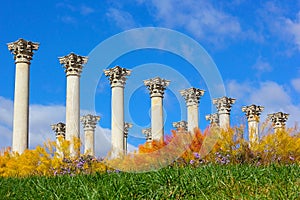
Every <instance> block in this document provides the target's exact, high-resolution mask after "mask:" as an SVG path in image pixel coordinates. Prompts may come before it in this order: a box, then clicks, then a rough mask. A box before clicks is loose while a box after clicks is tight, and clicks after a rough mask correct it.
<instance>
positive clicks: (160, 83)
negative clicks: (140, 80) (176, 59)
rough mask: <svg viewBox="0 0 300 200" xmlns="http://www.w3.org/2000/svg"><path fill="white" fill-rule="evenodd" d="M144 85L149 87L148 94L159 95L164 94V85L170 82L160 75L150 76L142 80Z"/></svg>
mask: <svg viewBox="0 0 300 200" xmlns="http://www.w3.org/2000/svg"><path fill="white" fill-rule="evenodd" d="M144 84H145V86H147V88H148V89H149V92H150V96H151V98H152V97H161V98H163V96H164V91H165V89H166V87H167V86H168V85H169V84H170V81H169V80H165V79H162V78H160V77H156V78H152V79H149V80H145V81H144Z"/></svg>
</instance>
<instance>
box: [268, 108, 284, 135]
mask: <svg viewBox="0 0 300 200" xmlns="http://www.w3.org/2000/svg"><path fill="white" fill-rule="evenodd" d="M288 117H289V114H287V113H283V112H277V113H272V114H269V115H268V118H269V119H270V120H271V121H272V124H273V128H274V131H275V133H276V132H278V131H283V130H284V129H285V124H286V121H287V120H288Z"/></svg>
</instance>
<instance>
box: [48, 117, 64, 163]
mask: <svg viewBox="0 0 300 200" xmlns="http://www.w3.org/2000/svg"><path fill="white" fill-rule="evenodd" d="M51 128H52V130H53V131H54V132H55V136H56V153H57V155H58V157H60V158H63V157H64V154H63V151H62V149H61V143H62V142H63V140H64V139H65V134H66V124H64V123H62V122H59V123H57V124H53V125H51Z"/></svg>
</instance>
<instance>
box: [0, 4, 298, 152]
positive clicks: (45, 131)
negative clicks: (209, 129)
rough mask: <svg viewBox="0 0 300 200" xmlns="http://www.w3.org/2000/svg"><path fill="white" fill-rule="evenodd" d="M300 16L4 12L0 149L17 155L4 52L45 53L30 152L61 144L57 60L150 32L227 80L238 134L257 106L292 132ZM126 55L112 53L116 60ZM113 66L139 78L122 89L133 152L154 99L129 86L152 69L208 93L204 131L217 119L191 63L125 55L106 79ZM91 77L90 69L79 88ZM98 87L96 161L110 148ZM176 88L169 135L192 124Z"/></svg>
mask: <svg viewBox="0 0 300 200" xmlns="http://www.w3.org/2000/svg"><path fill="white" fill-rule="evenodd" d="M299 11H300V1H296V0H295V1H275V0H273V1H272V0H271V1H255V2H254V1H246V0H233V1H196V0H186V1H180V0H173V1H171V0H166V1H158V0H149V1H145V0H132V1H77V0H72V1H50V0H48V1H6V2H3V3H2V4H1V7H0V16H1V17H0V35H1V37H0V60H1V73H0V135H1V139H0V147H1V148H2V147H5V146H10V145H11V138H12V114H13V93H14V72H15V65H14V60H13V56H12V55H11V54H10V52H9V51H8V49H7V46H6V44H7V43H9V42H12V41H15V40H17V39H18V38H24V39H26V40H31V41H35V42H39V43H40V48H39V50H38V51H37V52H36V53H35V55H34V57H33V61H32V64H31V68H30V147H31V148H33V147H34V146H36V145H37V144H41V143H42V142H43V141H44V140H46V139H47V138H50V139H54V133H53V132H52V131H51V128H50V124H53V123H57V122H59V121H63V122H64V120H65V119H64V117H65V113H64V112H65V110H64V109H65V92H66V91H65V90H66V79H65V73H64V71H63V68H62V67H61V66H60V64H59V61H58V58H57V57H59V56H64V55H67V54H69V53H70V52H75V53H77V54H80V55H83V56H87V55H90V54H91V52H92V50H93V49H95V48H96V47H97V46H98V45H99V44H101V42H103V41H105V40H107V39H108V38H110V37H113V36H114V35H115V34H118V33H120V32H123V31H126V30H130V29H133V28H143V27H161V28H168V29H172V30H174V31H177V32H179V33H182V34H184V35H186V36H187V37H190V38H191V39H193V40H195V41H197V42H198V43H199V44H200V45H201V46H202V47H203V49H205V51H206V52H207V53H208V55H209V56H210V57H211V59H212V60H213V61H214V63H215V64H216V66H217V69H218V70H219V72H220V74H221V76H222V79H223V83H224V86H225V88H226V93H227V95H228V96H230V97H233V98H236V99H237V102H236V104H235V105H234V106H233V108H232V124H233V125H237V124H240V123H244V122H245V117H244V115H243V113H242V112H241V106H243V105H249V104H252V103H255V104H258V105H262V106H264V107H265V111H264V112H263V114H262V120H264V119H265V116H266V115H267V114H268V113H272V112H277V111H283V112H286V113H289V114H290V117H289V121H288V126H293V125H294V124H295V122H297V121H299V120H298V116H299V115H300V103H299V102H300V101H299V100H300V98H299V94H300V55H299V53H300V12H299ZM139 37H141V38H144V37H146V36H143V35H140V36H139ZM137 39H140V38H137ZM161 41H162V42H163V38H161ZM122 45H123V44H116V45H113V46H112V47H111V48H110V51H113V49H116V50H117V49H119V48H120V47H122ZM108 55H109V51H108V52H104V53H103V54H102V55H99V57H98V58H99V59H100V60H101V59H105V57H107V56H108ZM114 65H120V66H123V67H126V68H129V69H133V73H132V75H131V76H130V77H129V78H128V81H127V86H128V87H129V88H127V89H126V88H125V93H126V91H129V89H130V87H131V89H132V87H134V90H133V92H132V93H130V94H129V95H130V96H129V97H128V96H127V97H128V99H130V100H129V103H128V105H129V106H128V108H125V112H126V113H127V114H126V120H127V121H128V120H129V116H131V119H130V120H131V121H130V122H132V123H134V124H135V125H136V126H135V127H136V128H135V129H132V131H131V132H130V133H129V134H130V135H131V137H130V138H129V142H130V143H131V144H133V145H137V144H138V143H143V142H144V139H143V135H142V134H141V130H140V129H141V127H144V128H146V127H148V126H149V125H150V115H149V108H150V98H149V94H148V91H147V89H146V88H145V87H143V84H142V82H141V83H140V85H136V86H133V84H130V81H133V80H138V78H140V77H142V75H141V72H143V70H146V69H150V68H151V66H152V67H154V68H153V71H154V73H156V74H157V76H161V77H163V78H164V77H165V76H169V75H170V74H169V73H168V72H169V71H170V72H176V73H177V75H178V74H179V75H182V76H183V77H184V78H185V79H184V80H188V81H189V83H190V84H191V85H192V86H194V87H197V88H201V89H205V90H206V91H207V92H206V94H205V95H204V96H203V98H202V99H201V102H200V127H201V129H204V128H205V127H206V126H207V124H208V123H207V122H206V121H205V118H204V116H205V115H206V114H210V113H211V112H212V111H214V110H212V109H213V108H212V107H211V98H210V94H211V92H212V91H208V86H207V84H206V83H205V80H204V79H203V77H201V76H199V74H197V73H196V71H195V70H194V69H193V67H192V65H191V63H189V62H187V60H186V59H184V58H181V57H179V56H177V55H174V53H170V52H166V51H163V50H159V49H141V50H136V51H132V52H130V53H127V54H124V55H121V56H120V57H119V58H117V59H116V60H113V62H112V63H111V65H110V66H99V71H100V70H102V69H103V68H106V67H113V66H114ZM88 67H90V66H89V64H88V65H87V66H86V69H84V70H83V73H82V78H83V77H84V76H85V70H86V71H87V68H88ZM94 67H97V66H94ZM161 69H163V70H161ZM168 70H169V71H168ZM135 72H137V73H135ZM138 72H139V73H140V74H139V73H138ZM99 74H101V72H99ZM145 74H146V75H147V73H144V74H143V75H145ZM149 75H150V73H149ZM151 75H152V74H151ZM85 78H86V77H85ZM149 78H152V77H149ZM96 84H97V88H96V91H95V92H94V94H95V110H94V111H95V112H96V113H97V114H99V115H100V116H101V120H100V122H99V127H97V133H96V140H97V141H96V146H97V152H98V155H103V154H104V153H103V152H105V151H107V150H108V149H109V140H110V132H109V131H110V88H109V83H108V80H107V78H106V77H103V75H102V76H99V81H98V82H97V83H96ZM171 84H173V86H172V87H170V89H168V90H167V91H166V95H165V99H164V105H165V113H166V115H165V117H166V124H165V132H166V133H169V132H170V130H171V129H172V126H171V123H172V122H173V121H179V120H181V119H185V118H186V116H185V115H186V113H185V110H184V109H183V108H182V105H184V101H183V99H181V98H179V97H178V96H176V95H177V89H183V87H184V86H185V85H184V84H181V82H178V81H177V82H176V80H171ZM87 89H88V88H84V90H87ZM91 89H95V88H91ZM127 95H128V94H127ZM127 97H126V98H127ZM88 112H91V111H90V110H84V109H82V113H88ZM132 148H133V147H132Z"/></svg>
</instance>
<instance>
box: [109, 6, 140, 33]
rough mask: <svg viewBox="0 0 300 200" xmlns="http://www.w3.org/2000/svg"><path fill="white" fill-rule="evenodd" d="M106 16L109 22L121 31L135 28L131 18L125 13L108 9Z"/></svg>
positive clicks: (115, 9)
mask: <svg viewBox="0 0 300 200" xmlns="http://www.w3.org/2000/svg"><path fill="white" fill-rule="evenodd" d="M106 16H107V17H108V19H109V20H110V21H113V22H114V23H115V24H116V26H118V27H119V28H121V29H122V30H126V29H130V28H134V27H136V26H137V24H136V22H135V20H134V18H133V16H132V15H131V14H130V13H129V12H126V11H123V10H121V9H117V8H109V9H108V11H107V13H106Z"/></svg>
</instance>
